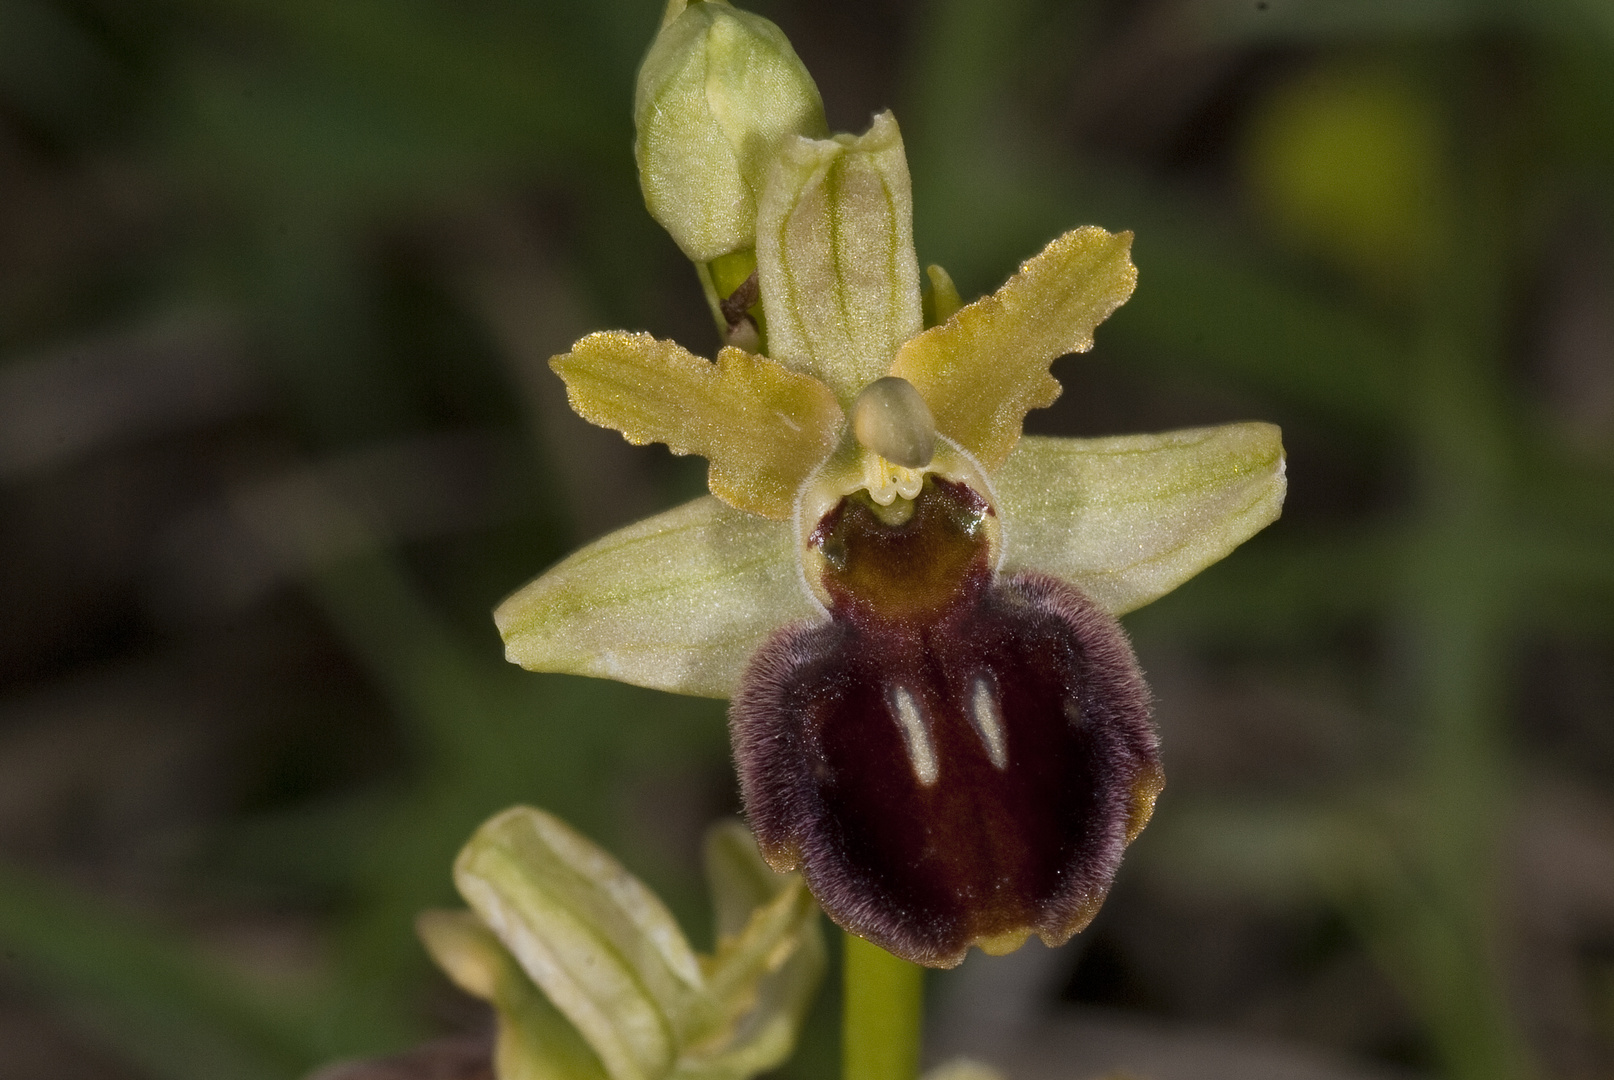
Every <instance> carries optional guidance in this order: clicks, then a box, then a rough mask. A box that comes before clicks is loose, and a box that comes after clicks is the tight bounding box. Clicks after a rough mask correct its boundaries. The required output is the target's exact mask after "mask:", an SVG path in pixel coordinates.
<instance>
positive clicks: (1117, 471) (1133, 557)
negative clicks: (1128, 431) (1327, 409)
mask: <svg viewBox="0 0 1614 1080" xmlns="http://www.w3.org/2000/svg"><path fill="white" fill-rule="evenodd" d="M992 481H993V484H994V486H995V487H996V490H997V496H998V505H999V509H1001V510H1002V512H1003V515H1004V518H1005V520H1007V521H1009V522H1012V523H1013V526H1012V528H1009V529H1005V537H1004V549H1005V550H1004V565H1003V569H1004V570H1005V571H1006V572H1013V571H1016V570H1034V571H1037V572H1040V573H1044V574H1051V575H1053V576H1054V577H1057V578H1060V579H1062V580H1064V581H1068V582H1070V583H1071V584H1072V585H1075V586H1076V587H1077V588H1078V589H1080V590H1081V591H1082V592H1083V593H1084V594H1086V595H1087V596H1089V597H1091V598H1092V599H1093V600H1094V601H1095V602H1096V603H1098V604H1099V605H1100V606H1101V607H1103V608H1104V609H1105V610H1106V611H1108V612H1110V613H1111V614H1113V615H1121V614H1124V613H1126V612H1128V611H1132V610H1133V609H1135V608H1140V607H1142V606H1143V605H1144V604H1147V603H1149V602H1150V601H1152V600H1156V599H1158V598H1159V597H1161V596H1164V595H1165V594H1166V593H1168V592H1170V591H1171V590H1172V589H1175V588H1176V587H1177V586H1178V585H1181V584H1182V583H1183V582H1185V581H1187V580H1188V579H1189V578H1191V577H1193V576H1194V575H1195V574H1197V573H1199V572H1200V571H1201V570H1203V569H1204V568H1205V567H1207V566H1209V565H1210V564H1211V563H1214V562H1216V561H1217V560H1218V559H1221V558H1222V557H1224V556H1225V555H1227V554H1228V553H1229V552H1231V551H1232V550H1233V549H1234V548H1236V547H1238V546H1239V545H1240V544H1242V543H1243V542H1244V541H1246V540H1248V539H1249V538H1250V537H1252V536H1254V535H1255V534H1256V533H1257V532H1260V531H1261V530H1262V529H1263V528H1265V527H1266V526H1267V525H1269V524H1271V523H1272V522H1273V521H1275V520H1277V518H1278V515H1279V514H1280V513H1281V512H1282V510H1283V496H1284V492H1285V488H1286V482H1285V476H1284V456H1283V439H1282V434H1281V433H1280V432H1279V430H1278V429H1277V428H1276V427H1275V426H1273V425H1272V424H1261V423H1247V424H1226V425H1223V426H1221V427H1209V428H1190V429H1186V430H1183V431H1168V432H1164V433H1161V434H1158V435H1118V436H1114V437H1111V438H1104V439H1050V438H1040V437H1035V436H1028V437H1026V438H1025V439H1022V440H1021V441H1020V444H1019V445H1018V446H1017V447H1016V448H1015V450H1014V453H1013V454H1012V455H1010V457H1009V460H1008V461H1007V463H1005V465H1004V466H1003V468H1002V469H1000V470H999V471H998V472H997V473H996V474H994V475H993V477H992Z"/></svg>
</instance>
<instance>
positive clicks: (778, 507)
mask: <svg viewBox="0 0 1614 1080" xmlns="http://www.w3.org/2000/svg"><path fill="white" fill-rule="evenodd" d="M549 364H550V367H552V368H554V370H555V373H556V374H558V375H559V376H560V377H561V378H562V379H564V380H565V381H566V396H567V399H568V400H569V401H570V402H571V405H572V409H573V410H574V411H576V412H577V414H578V415H579V416H581V417H583V418H584V419H585V420H588V421H589V422H591V423H595V424H599V425H600V426H601V427H608V428H614V429H615V430H617V431H620V432H622V434H623V435H625V436H626V437H627V439H628V441H629V442H631V443H635V444H638V445H642V444H644V443H648V442H661V443H666V444H667V445H668V447H670V448H671V449H672V452H673V453H675V454H699V455H701V456H702V457H704V458H706V460H707V464H708V467H709V468H708V481H707V482H708V484H709V486H710V487H711V490H712V494H714V495H716V496H717V497H718V498H720V499H722V500H723V501H724V502H726V503H728V504H729V505H730V506H734V507H738V508H739V509H741V510H749V511H751V512H752V513H754V514H761V515H762V516H764V517H770V518H774V519H775V520H779V521H783V520H785V519H786V518H788V517H789V516H790V514H791V511H792V509H793V508H794V505H795V496H796V491H797V489H798V488H800V487H801V485H802V481H804V480H806V479H807V477H808V475H809V474H810V473H811V472H812V471H813V468H814V467H815V466H817V465H818V464H819V463H820V462H821V461H823V460H824V458H825V457H826V456H827V455H828V454H829V451H830V450H831V448H833V447H834V445H835V440H836V437H837V435H838V433H839V431H840V428H841V425H842V423H843V416H842V413H841V408H840V406H839V405H838V404H837V403H836V401H835V395H834V394H833V393H831V392H830V390H829V388H828V387H826V386H825V385H824V384H823V383H821V382H819V381H818V380H817V379H814V378H812V377H811V376H808V375H803V374H801V373H800V372H797V371H791V370H790V369H789V368H786V367H784V366H783V365H782V364H779V363H777V362H776V361H773V360H770V359H768V358H767V357H765V356H757V355H755V354H752V353H748V352H745V351H744V350H742V349H735V348H725V349H723V351H722V352H720V353H718V356H717V362H716V363H713V362H712V361H710V360H707V359H705V358H703V357H699V356H696V355H695V354H694V353H692V352H690V351H689V350H688V349H685V348H684V347H683V346H682V345H679V344H678V343H677V342H673V341H665V340H661V339H658V338H654V337H651V336H650V335H649V334H632V333H628V332H626V331H622V330H613V331H607V332H603V333H597V334H590V335H588V336H587V337H585V338H583V339H582V340H581V341H579V342H578V343H577V344H576V345H574V346H572V351H571V352H569V353H565V354H563V355H561V356H557V357H555V358H554V359H552V360H550V362H549Z"/></svg>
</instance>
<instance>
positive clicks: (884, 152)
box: [756, 112, 923, 406]
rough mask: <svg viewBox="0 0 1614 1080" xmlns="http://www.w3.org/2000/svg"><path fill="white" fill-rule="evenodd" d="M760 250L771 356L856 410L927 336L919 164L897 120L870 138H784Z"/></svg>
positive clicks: (765, 204) (872, 130)
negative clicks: (905, 351)
mask: <svg viewBox="0 0 1614 1080" xmlns="http://www.w3.org/2000/svg"><path fill="white" fill-rule="evenodd" d="M756 250H757V275H758V280H759V283H760V285H761V287H762V307H763V312H764V314H765V315H766V317H767V322H768V352H769V355H771V356H773V357H774V358H776V359H778V360H779V361H781V362H782V363H784V364H786V365H788V366H790V367H793V368H795V369H796V370H798V371H804V372H807V373H809V374H811V375H813V376H815V377H817V378H818V379H820V380H821V381H823V382H825V383H827V384H828V385H829V387H830V388H831V389H832V390H834V391H835V394H836V396H837V397H838V398H840V400H841V404H842V405H843V406H846V405H849V404H850V403H851V401H852V399H853V398H854V397H856V396H857V393H858V391H859V390H862V389H863V387H865V386H867V385H868V384H869V383H871V382H873V381H874V380H875V379H878V378H879V377H880V376H882V375H885V374H887V369H888V368H889V367H890V366H891V361H892V359H893V358H894V357H895V356H896V355H897V349H898V348H899V347H900V346H901V345H902V343H903V342H904V341H907V340H908V339H909V338H911V337H913V336H914V335H915V334H917V333H919V331H920V330H921V329H922V328H923V316H922V313H921V309H920V289H919V260H918V258H917V257H916V256H915V255H914V247H913V193H912V190H911V188H910V184H909V179H908V161H907V158H906V156H905V155H904V151H903V146H902V134H901V132H900V131H899V130H898V129H897V122H896V120H895V119H894V118H893V117H892V116H891V114H890V113H889V112H885V113H881V114H880V115H878V116H876V117H875V118H874V122H873V123H872V124H871V125H870V126H869V130H868V131H867V132H865V133H864V134H862V135H859V136H851V135H837V136H835V137H834V138H833V139H806V138H800V137H790V138H787V139H785V140H784V141H783V142H781V144H780V146H779V151H778V154H777V155H776V156H775V159H774V165H773V169H772V171H771V172H770V173H769V174H768V178H767V181H766V183H765V184H764V186H763V189H762V195H761V198H760V199H759V200H758V203H757V243H756Z"/></svg>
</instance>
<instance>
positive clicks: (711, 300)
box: [695, 262, 729, 341]
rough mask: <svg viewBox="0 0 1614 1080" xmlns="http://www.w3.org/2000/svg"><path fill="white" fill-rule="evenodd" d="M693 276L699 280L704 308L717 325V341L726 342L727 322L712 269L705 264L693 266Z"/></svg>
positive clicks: (699, 263) (700, 263)
mask: <svg viewBox="0 0 1614 1080" xmlns="http://www.w3.org/2000/svg"><path fill="white" fill-rule="evenodd" d="M695 276H696V277H698V278H700V281H701V293H702V295H704V296H705V297H706V306H707V308H708V309H710V310H711V312H712V321H713V322H714V323H715V324H717V340H718V341H727V340H728V334H729V321H728V320H727V319H725V318H724V317H723V297H722V296H720V295H719V294H718V291H717V282H715V281H714V280H712V268H711V267H710V266H708V265H707V264H706V263H703V262H698V263H696V264H695Z"/></svg>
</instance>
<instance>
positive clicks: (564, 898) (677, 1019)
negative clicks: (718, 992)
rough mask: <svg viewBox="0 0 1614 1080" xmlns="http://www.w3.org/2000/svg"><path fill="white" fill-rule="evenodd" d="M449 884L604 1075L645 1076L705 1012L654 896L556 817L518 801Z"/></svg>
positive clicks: (478, 839)
mask: <svg viewBox="0 0 1614 1080" xmlns="http://www.w3.org/2000/svg"><path fill="white" fill-rule="evenodd" d="M454 884H455V885H456V886H457V887H458V889H459V892H460V895H461V896H462V897H464V898H465V902H466V903H468V904H469V905H470V906H471V910H473V911H475V912H476V914H477V915H478V916H479V917H480V918H481V919H482V921H483V922H484V923H486V924H487V925H488V927H489V929H491V930H492V931H493V932H494V934H495V935H497V936H498V938H499V940H500V941H501V942H502V943H503V944H504V946H505V948H507V949H509V950H510V952H511V954H512V955H514V956H515V958H516V960H517V962H518V963H520V965H521V968H522V970H523V971H525V972H526V973H527V975H528V977H529V978H531V979H532V981H533V982H534V983H536V984H537V985H538V987H539V988H540V989H542V990H543V992H544V993H545V994H546V995H548V997H549V1000H550V1001H551V1002H553V1003H554V1005H555V1007H556V1008H557V1009H559V1010H560V1011H561V1012H562V1013H564V1014H565V1016H566V1018H567V1019H568V1020H570V1021H571V1022H572V1024H573V1025H575V1026H576V1028H577V1030H578V1032H579V1033H581V1034H582V1036H583V1038H584V1039H586V1040H587V1041H588V1044H589V1045H590V1046H591V1047H593V1048H594V1052H595V1053H596V1054H598V1055H599V1057H600V1062H601V1064H603V1065H604V1066H605V1070H606V1072H608V1073H609V1074H610V1075H611V1077H612V1078H613V1080H656V1078H657V1077H661V1076H665V1075H666V1074H667V1073H668V1072H669V1071H670V1070H671V1069H672V1067H673V1065H674V1064H675V1063H676V1061H677V1059H678V1053H679V1050H680V1044H681V1042H682V1040H683V1039H684V1038H686V1037H688V1035H689V1034H690V1033H691V1032H692V1030H693V1029H695V1028H698V1027H699V1026H701V1025H702V1024H703V1023H704V1022H709V1019H710V1018H709V1017H703V1016H698V1015H695V1014H696V1013H697V1012H698V1010H699V1009H700V1007H701V1005H702V1004H704V1002H703V1001H702V1000H701V998H702V995H701V989H702V985H703V982H704V979H703V976H702V974H701V970H700V962H699V960H698V959H697V958H696V956H695V952H694V950H693V949H691V948H690V947H689V943H688V941H686V940H685V938H684V935H683V932H682V931H680V930H679V928H678V924H677V923H676V922H675V921H674V920H673V917H672V914H671V913H670V912H668V911H667V909H666V907H665V906H664V905H663V904H662V902H661V901H660V899H658V898H657V897H656V895H655V894H654V893H652V892H651V891H650V890H649V889H647V888H645V886H644V885H643V884H642V883H641V882H640V881H639V880H638V879H637V878H635V877H633V875H631V874H629V873H628V872H627V870H626V869H624V868H623V867H622V865H621V864H620V863H618V862H617V861H616V860H615V859H613V858H612V857H611V856H610V855H609V854H607V853H606V852H605V851H603V850H601V849H600V848H599V847H597V846H595V845H594V844H593V843H591V842H590V841H589V840H587V839H586V838H585V837H583V836H581V835H579V834H578V833H577V832H575V831H574V830H573V829H572V828H571V827H570V826H568V825H567V824H566V823H565V822H562V821H561V820H559V819H558V818H556V817H554V816H552V815H550V814H546V813H544V812H543V811H541V810H534V809H532V808H530V807H524V806H518V807H514V808H512V809H510V810H506V811H505V812H503V813H502V814H499V815H497V816H496V817H494V818H492V819H491V820H489V821H488V822H486V823H485V824H484V825H483V826H482V827H481V828H479V829H478V830H477V831H476V833H475V835H473V836H472V837H471V839H470V841H469V842H468V843H467V844H466V845H465V848H464V850H462V851H461V852H460V855H459V858H458V859H456V860H455V862H454Z"/></svg>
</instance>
